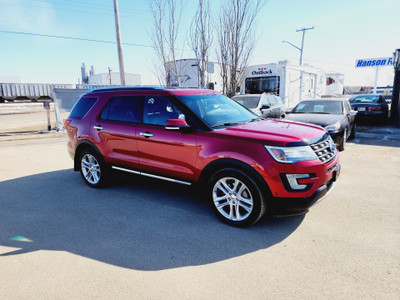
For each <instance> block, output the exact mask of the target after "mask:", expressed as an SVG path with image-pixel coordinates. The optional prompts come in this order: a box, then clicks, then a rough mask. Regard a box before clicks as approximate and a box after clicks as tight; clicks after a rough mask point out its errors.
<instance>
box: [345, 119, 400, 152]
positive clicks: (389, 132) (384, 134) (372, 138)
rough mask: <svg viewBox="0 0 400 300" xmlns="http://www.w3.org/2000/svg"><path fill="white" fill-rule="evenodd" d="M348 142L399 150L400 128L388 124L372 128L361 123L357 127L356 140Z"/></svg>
mask: <svg viewBox="0 0 400 300" xmlns="http://www.w3.org/2000/svg"><path fill="white" fill-rule="evenodd" d="M348 142H349V143H356V144H360V145H371V146H385V147H396V148H397V147H400V128H398V127H395V126H392V125H388V124H384V125H381V126H376V125H375V126H372V125H368V124H365V123H361V124H358V125H357V130H356V138H355V139H354V140H348Z"/></svg>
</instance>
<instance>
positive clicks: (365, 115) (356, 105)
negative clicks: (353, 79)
mask: <svg viewBox="0 0 400 300" xmlns="http://www.w3.org/2000/svg"><path fill="white" fill-rule="evenodd" d="M349 101H350V103H351V106H352V107H353V109H354V110H356V111H357V112H358V113H357V122H359V121H367V122H368V121H369V122H373V123H376V122H381V123H384V122H386V121H387V120H388V117H389V106H388V103H390V102H391V100H388V101H386V100H385V99H384V97H383V95H378V94H365V95H357V96H354V97H351V98H350V100H349Z"/></svg>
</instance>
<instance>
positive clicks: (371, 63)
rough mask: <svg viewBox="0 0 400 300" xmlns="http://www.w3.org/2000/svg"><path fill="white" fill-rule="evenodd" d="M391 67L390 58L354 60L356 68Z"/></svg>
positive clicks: (391, 60)
mask: <svg viewBox="0 0 400 300" xmlns="http://www.w3.org/2000/svg"><path fill="white" fill-rule="evenodd" d="M385 66H393V58H392V57H380V58H363V59H357V60H356V68H364V67H385Z"/></svg>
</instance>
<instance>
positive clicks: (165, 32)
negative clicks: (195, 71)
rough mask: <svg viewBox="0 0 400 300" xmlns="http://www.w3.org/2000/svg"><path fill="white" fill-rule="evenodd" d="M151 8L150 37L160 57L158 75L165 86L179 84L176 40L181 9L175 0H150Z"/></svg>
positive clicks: (156, 65) (156, 67) (157, 67)
mask: <svg viewBox="0 0 400 300" xmlns="http://www.w3.org/2000/svg"><path fill="white" fill-rule="evenodd" d="M150 8H151V12H152V15H153V28H152V31H151V33H150V37H151V40H152V43H153V48H154V50H155V52H156V56H157V59H158V62H156V63H155V70H157V71H156V76H157V77H158V80H159V82H160V84H161V85H163V86H170V85H171V84H178V86H179V72H178V67H177V64H176V58H177V50H176V49H177V48H176V41H177V38H178V32H179V30H178V29H179V24H180V17H181V11H177V8H176V2H175V0H150Z"/></svg>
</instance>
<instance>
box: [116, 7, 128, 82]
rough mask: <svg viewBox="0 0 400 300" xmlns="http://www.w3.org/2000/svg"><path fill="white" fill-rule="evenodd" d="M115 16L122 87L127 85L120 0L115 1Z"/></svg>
mask: <svg viewBox="0 0 400 300" xmlns="http://www.w3.org/2000/svg"><path fill="white" fill-rule="evenodd" d="M114 15H115V29H116V33H117V47H118V61H119V74H120V76H121V85H125V70H124V58H123V56H122V47H121V33H120V30H119V12H118V0H114Z"/></svg>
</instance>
